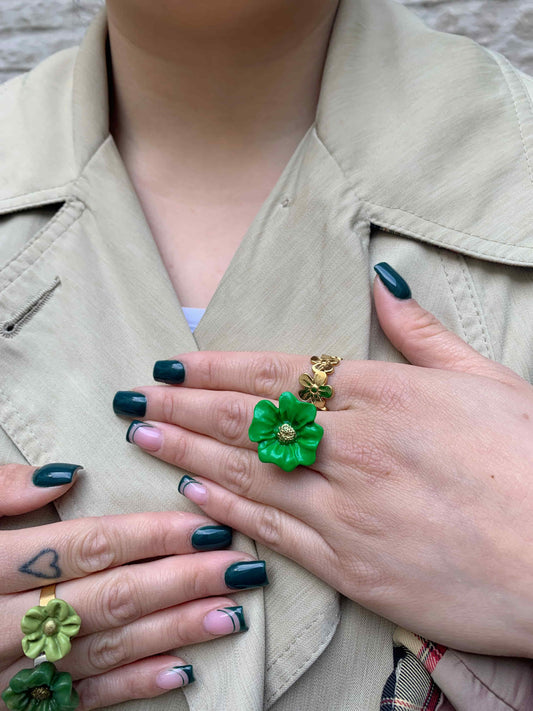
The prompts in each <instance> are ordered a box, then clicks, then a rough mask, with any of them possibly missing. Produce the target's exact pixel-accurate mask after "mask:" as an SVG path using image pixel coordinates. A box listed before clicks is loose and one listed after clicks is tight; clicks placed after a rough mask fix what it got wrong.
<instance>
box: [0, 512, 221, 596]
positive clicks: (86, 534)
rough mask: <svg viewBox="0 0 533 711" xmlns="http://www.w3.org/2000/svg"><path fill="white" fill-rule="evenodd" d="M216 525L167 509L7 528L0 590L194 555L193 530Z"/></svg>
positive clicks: (0, 539) (0, 547)
mask: <svg viewBox="0 0 533 711" xmlns="http://www.w3.org/2000/svg"><path fill="white" fill-rule="evenodd" d="M212 523H213V522H212V521H210V520H209V519H206V518H205V517H203V516H199V515H198V514H192V513H188V512H185V511H167V512H152V513H142V514H121V515H118V516H99V517H94V518H85V519H76V520H74V521H62V522H60V523H52V524H49V525H46V526H39V527H36V528H29V529H24V530H16V531H4V532H2V533H1V534H0V566H1V568H0V569H1V570H2V575H1V576H0V593H12V592H18V591H19V590H28V589H31V588H33V587H37V586H41V585H47V584H49V583H51V582H60V581H61V580H70V579H71V578H80V577H83V576H85V575H89V574H91V573H96V572H98V571H100V570H105V569H107V568H114V567H116V566H118V565H123V564H124V563H129V562H131V561H135V560H144V559H146V558H155V557H159V556H168V555H177V554H181V553H192V552H194V551H195V550H197V548H195V545H194V540H193V534H194V533H195V531H196V530H197V529H198V528H200V527H203V526H206V525H209V524H212ZM195 538H197V536H196V537H195Z"/></svg>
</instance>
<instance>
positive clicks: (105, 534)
mask: <svg viewBox="0 0 533 711" xmlns="http://www.w3.org/2000/svg"><path fill="white" fill-rule="evenodd" d="M105 521H106V518H105V517H103V518H101V519H97V518H95V519H91V525H90V527H89V529H88V530H87V531H86V532H85V533H83V534H82V535H80V537H79V538H76V539H75V540H74V541H73V543H72V555H71V561H72V568H73V569H74V570H76V569H77V570H79V571H80V572H81V573H82V574H84V575H88V574H90V573H96V572H97V571H99V570H105V569H106V568H110V567H111V566H112V565H113V563H114V562H115V561H116V559H117V551H116V548H117V546H118V545H119V542H118V540H116V541H115V540H113V535H112V533H111V530H110V529H109V528H108V527H107V526H106V524H105Z"/></svg>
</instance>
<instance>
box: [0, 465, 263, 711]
mask: <svg viewBox="0 0 533 711" xmlns="http://www.w3.org/2000/svg"><path fill="white" fill-rule="evenodd" d="M47 466H48V467H50V466H51V468H47V467H41V469H39V470H35V469H34V468H33V467H30V466H23V465H18V464H8V465H4V466H0V515H3V516H13V515H17V514H21V513H25V512H28V511H33V510H35V509H37V508H39V507H41V506H44V505H45V504H47V503H49V502H50V501H52V500H54V499H56V498H58V497H59V496H61V495H62V494H64V493H65V492H66V491H67V490H68V489H69V488H70V486H72V483H74V481H75V478H76V477H75V473H76V472H75V470H76V469H77V467H76V466H75V465H70V467H71V468H70V476H71V479H72V481H71V483H67V484H59V485H58V483H57V482H58V477H54V471H57V470H58V467H57V465H47ZM62 466H68V465H62ZM35 471H37V472H38V474H37V476H35V475H34V472H35ZM68 472H69V470H67V476H66V477H65V476H64V477H63V480H65V479H68V477H69V473H68ZM73 473H74V477H73V478H72V474H73ZM34 480H36V481H37V483H38V484H39V483H40V485H36V484H35V483H34ZM61 480H62V479H61V476H59V481H61ZM206 527H209V528H206ZM230 543H231V530H230V529H227V528H226V527H224V526H219V525H217V524H216V523H214V522H213V521H212V520H211V519H208V518H206V517H205V516H201V515H197V514H192V513H185V512H159V513H153V512H152V513H142V514H124V515H117V516H102V517H95V518H84V519H76V520H71V521H62V522H60V523H53V524H50V525H45V526H38V527H34V528H27V529H19V530H9V531H2V532H0V560H1V564H2V565H1V570H2V573H1V576H0V629H1V630H2V634H1V635H0V691H3V690H4V689H5V688H7V687H8V685H9V681H10V679H11V677H12V676H13V675H14V674H16V673H17V672H18V671H20V670H21V669H25V668H32V667H33V660H32V659H28V658H27V657H24V656H23V653H22V647H21V640H22V636H23V634H22V632H21V628H20V621H21V619H22V617H23V616H24V615H25V613H26V612H27V611H28V610H29V609H30V608H31V607H35V606H37V605H39V590H40V588H41V587H43V586H46V585H50V584H52V583H57V590H56V597H57V598H59V599H61V600H65V601H66V602H67V603H68V604H69V605H71V606H72V607H73V608H74V609H75V610H76V612H77V613H78V614H79V616H80V617H81V620H82V624H81V629H80V632H79V634H78V635H77V636H76V637H74V638H73V639H72V649H71V651H70V652H69V653H68V654H67V655H66V656H65V657H64V658H63V659H61V660H60V661H58V662H56V663H55V664H56V666H57V668H58V670H60V671H67V672H69V673H70V674H71V675H72V678H73V680H74V681H75V682H76V683H75V688H76V690H77V691H78V693H79V695H80V706H79V707H78V708H79V709H80V710H86V709H96V708H107V707H108V706H112V705H113V704H117V703H120V702H122V701H127V700H130V699H139V698H150V697H153V696H158V695H160V694H163V693H165V692H166V691H167V690H168V689H173V688H177V687H178V686H182V685H183V682H184V681H186V680H187V678H188V675H187V674H186V673H184V672H183V670H179V669H176V667H183V666H185V665H187V662H186V661H184V660H183V659H181V658H179V657H176V656H171V655H169V654H168V653H167V650H171V649H174V648H176V647H181V646H184V645H188V644H192V643H195V642H204V641H208V640H210V639H214V638H216V637H220V636H222V635H225V634H231V633H232V632H241V631H244V630H245V629H246V626H245V623H244V617H243V614H242V608H240V607H238V606H237V605H236V603H235V602H234V601H233V600H232V599H231V598H228V597H226V594H227V593H228V592H231V590H235V589H239V590H242V589H247V588H250V587H257V586H259V585H265V584H267V583H268V581H267V579H266V575H265V572H264V564H263V563H261V562H257V561H252V560H251V559H250V557H249V556H248V555H246V554H245V553H240V552H238V551H229V550H215V549H219V548H223V547H225V546H228V545H229V544H230ZM199 551H202V552H199ZM206 551H209V552H206ZM161 556H163V557H161ZM153 558H157V559H156V560H149V561H147V559H153ZM142 561H145V562H142ZM239 562H244V563H245V564H244V565H241V566H235V564H236V563H239ZM132 563H133V564H132ZM235 607H237V609H236V610H231V609H228V608H235ZM224 610H225V611H224ZM156 655H159V656H156ZM0 705H1V706H2V707H3V708H6V707H5V706H4V705H3V702H0Z"/></svg>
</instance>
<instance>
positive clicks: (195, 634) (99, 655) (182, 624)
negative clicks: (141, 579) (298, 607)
mask: <svg viewBox="0 0 533 711" xmlns="http://www.w3.org/2000/svg"><path fill="white" fill-rule="evenodd" d="M231 608H238V615H235V614H233V615H232V612H233V613H235V612H236V611H234V610H233V611H232V610H231ZM218 610H226V611H227V613H226V612H220V613H218V614H217V611H218ZM226 618H227V619H226ZM240 619H242V620H243V621H244V613H243V611H242V607H240V606H238V605H237V604H236V603H235V602H234V601H233V600H232V599H231V598H226V597H222V598H209V599H206V600H194V601H193V602H187V603H184V604H183V605H178V606H177V607H172V608H169V609H168V610H161V611H160V612H156V613H154V614H152V615H147V616H146V617H143V618H141V619H140V620H137V621H136V622H133V623H131V624H129V625H124V626H122V627H116V628H114V629H111V630H106V631H104V632H98V633H97V634H94V635H88V636H87V637H82V638H81V639H77V640H74V642H73V644H72V649H71V651H70V652H69V654H67V656H66V657H65V658H64V659H62V660H61V661H59V662H57V667H58V668H59V669H61V670H62V671H68V672H69V673H70V674H72V677H73V678H74V679H83V678H85V677H90V676H94V675H96V674H102V673H104V672H107V671H109V670H111V669H115V668H117V667H122V666H124V665H125V664H131V662H134V661H137V660H138V659H143V658H145V657H151V656H153V655H154V654H161V653H162V652H167V651H168V650H170V649H176V648H179V647H183V646H185V645H188V644H196V643H198V642H207V641H209V640H212V639H215V638H217V637H223V636H226V635H228V634H233V633H237V632H244V631H245V630H246V629H247V626H246V625H244V624H243V626H240V622H239V620H240Z"/></svg>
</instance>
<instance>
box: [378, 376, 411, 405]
mask: <svg viewBox="0 0 533 711" xmlns="http://www.w3.org/2000/svg"><path fill="white" fill-rule="evenodd" d="M375 396H376V400H377V404H378V405H379V406H380V407H381V408H382V409H383V410H385V411H386V412H389V411H391V410H394V411H396V412H400V413H406V412H408V411H409V410H410V409H411V407H412V405H413V397H414V392H413V385H412V383H411V380H410V378H408V377H405V376H404V377H402V376H395V377H392V376H389V377H387V378H385V379H384V380H383V382H381V383H380V384H379V385H377V386H376V391H375Z"/></svg>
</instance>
